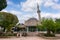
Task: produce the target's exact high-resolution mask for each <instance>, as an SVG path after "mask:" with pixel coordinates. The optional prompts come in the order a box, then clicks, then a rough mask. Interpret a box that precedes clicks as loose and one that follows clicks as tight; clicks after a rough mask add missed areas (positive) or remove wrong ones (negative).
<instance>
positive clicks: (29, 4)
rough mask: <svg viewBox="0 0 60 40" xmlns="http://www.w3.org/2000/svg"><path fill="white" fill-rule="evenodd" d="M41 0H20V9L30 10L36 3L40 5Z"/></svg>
mask: <svg viewBox="0 0 60 40" xmlns="http://www.w3.org/2000/svg"><path fill="white" fill-rule="evenodd" d="M42 2H43V1H42V0H27V1H26V2H22V3H21V5H22V10H23V11H32V10H33V8H36V6H37V3H38V4H39V5H41V3H42Z"/></svg>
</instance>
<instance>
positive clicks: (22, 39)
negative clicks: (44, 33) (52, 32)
mask: <svg viewBox="0 0 60 40" xmlns="http://www.w3.org/2000/svg"><path fill="white" fill-rule="evenodd" d="M0 40H60V39H44V38H42V37H37V36H34V37H31V36H30V37H18V38H16V37H13V38H0Z"/></svg>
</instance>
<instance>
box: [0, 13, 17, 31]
mask: <svg viewBox="0 0 60 40" xmlns="http://www.w3.org/2000/svg"><path fill="white" fill-rule="evenodd" d="M17 23H18V18H17V16H15V15H13V14H11V13H6V12H0V26H2V27H4V28H5V29H7V30H8V31H9V30H10V29H11V28H12V27H13V26H15V25H16V24H17Z"/></svg>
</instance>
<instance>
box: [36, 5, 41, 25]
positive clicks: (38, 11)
mask: <svg viewBox="0 0 60 40" xmlns="http://www.w3.org/2000/svg"><path fill="white" fill-rule="evenodd" d="M40 12H41V11H40V10H39V5H38V4H37V14H38V18H39V23H40V24H41V15H40Z"/></svg>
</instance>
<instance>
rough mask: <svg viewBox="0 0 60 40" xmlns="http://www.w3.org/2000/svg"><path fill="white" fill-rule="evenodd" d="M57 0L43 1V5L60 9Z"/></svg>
mask: <svg viewBox="0 0 60 40" xmlns="http://www.w3.org/2000/svg"><path fill="white" fill-rule="evenodd" d="M58 1H59V0H46V1H45V3H44V6H45V7H51V8H53V9H57V10H58V9H60V4H58Z"/></svg>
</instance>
